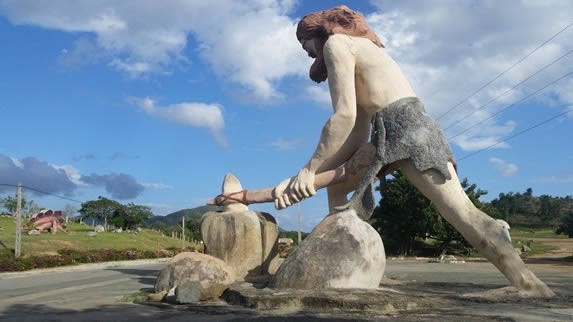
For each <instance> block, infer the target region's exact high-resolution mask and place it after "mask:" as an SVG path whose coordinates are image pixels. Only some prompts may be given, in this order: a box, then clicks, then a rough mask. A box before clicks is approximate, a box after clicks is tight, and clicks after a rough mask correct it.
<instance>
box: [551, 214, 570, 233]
mask: <svg viewBox="0 0 573 322" xmlns="http://www.w3.org/2000/svg"><path fill="white" fill-rule="evenodd" d="M555 233H556V234H564V235H567V236H569V238H573V211H572V212H569V213H567V214H565V215H563V216H562V217H561V222H560V223H559V226H557V229H555Z"/></svg>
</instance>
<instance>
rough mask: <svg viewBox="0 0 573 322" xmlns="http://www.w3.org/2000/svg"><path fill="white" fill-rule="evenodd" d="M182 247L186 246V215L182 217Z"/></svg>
mask: <svg viewBox="0 0 573 322" xmlns="http://www.w3.org/2000/svg"><path fill="white" fill-rule="evenodd" d="M181 236H182V238H181V248H183V247H185V216H182V217H181Z"/></svg>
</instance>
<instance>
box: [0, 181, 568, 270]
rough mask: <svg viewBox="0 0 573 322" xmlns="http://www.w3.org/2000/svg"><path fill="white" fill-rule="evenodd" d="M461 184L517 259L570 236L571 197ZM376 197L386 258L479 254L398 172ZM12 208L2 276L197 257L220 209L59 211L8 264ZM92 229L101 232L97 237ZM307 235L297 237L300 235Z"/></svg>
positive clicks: (3, 206) (104, 203)
mask: <svg viewBox="0 0 573 322" xmlns="http://www.w3.org/2000/svg"><path fill="white" fill-rule="evenodd" d="M462 186H463V187H464V189H465V192H466V194H467V195H468V197H469V198H470V200H472V202H473V203H474V204H475V205H476V207H478V208H480V209H482V210H483V211H484V212H485V213H487V214H489V215H490V216H492V217H493V218H496V219H502V220H505V221H506V222H507V223H509V225H510V226H511V230H510V233H511V236H512V242H513V246H514V247H515V248H516V249H518V250H519V251H520V252H521V256H522V257H528V256H533V255H538V254H544V253H547V252H550V251H552V250H554V249H555V247H554V246H552V245H549V244H544V241H547V240H548V239H551V240H555V239H558V240H561V239H562V240H567V238H568V237H573V196H567V197H552V196H548V195H541V196H534V195H533V190H532V189H531V188H528V189H527V190H526V191H525V192H523V193H513V192H510V193H502V194H500V195H499V196H498V198H495V199H493V200H492V201H490V202H485V201H483V200H482V199H481V198H482V197H483V196H485V195H486V194H487V191H485V190H482V189H480V188H478V187H477V185H476V184H472V183H470V182H469V181H468V180H467V179H464V180H463V181H462ZM380 193H381V196H382V199H381V201H380V204H379V205H378V207H377V208H376V209H375V211H374V214H373V216H372V218H371V221H370V223H371V224H372V226H373V227H374V228H375V229H376V230H377V231H378V232H379V233H380V235H381V237H382V239H383V241H384V246H385V249H386V254H387V255H390V256H439V255H442V254H453V255H459V256H465V257H476V256H479V253H477V252H476V251H475V250H474V249H473V248H472V247H471V245H469V244H468V243H467V242H466V241H465V240H464V238H463V237H462V236H461V235H460V234H459V233H458V232H457V231H456V230H455V229H454V228H453V227H452V226H450V225H449V224H448V223H447V222H446V221H445V220H443V219H442V218H441V216H440V215H439V214H438V212H437V210H436V209H435V208H434V206H433V205H432V203H431V202H430V201H429V200H428V199H426V198H425V197H424V196H422V195H421V194H420V193H419V192H418V191H417V190H416V189H415V188H414V187H413V186H412V185H411V184H410V183H409V182H408V180H407V179H406V178H405V177H404V176H403V175H401V173H400V172H394V173H393V174H392V175H391V176H389V177H388V180H387V183H386V186H385V189H383V190H382V191H381V192H380ZM15 208H16V200H15V198H14V197H11V196H8V197H1V198H0V271H17V270H27V269H32V268H45V267H54V266H62V265H74V264H79V263H93V262H101V261H112V260H132V259H143V258H157V257H170V256H173V255H175V254H176V253H178V252H181V251H186V250H198V251H201V250H202V245H201V243H200V239H201V233H200V228H201V218H202V216H203V214H204V213H206V212H208V211H217V210H219V209H218V208H217V207H213V206H203V207H198V208H193V209H183V210H180V211H177V212H174V213H172V214H169V215H167V216H154V215H153V213H152V212H151V209H150V208H149V207H146V206H142V205H136V204H133V203H128V204H122V203H120V202H118V201H115V200H111V199H107V198H104V197H99V198H98V199H96V200H91V201H87V202H84V203H82V204H81V208H80V209H75V208H74V207H72V206H69V205H68V206H66V207H64V209H63V210H62V212H63V214H64V216H65V217H66V227H67V233H62V232H58V233H55V234H52V233H49V232H41V233H39V235H28V234H27V233H26V232H27V231H28V230H30V229H32V227H29V226H28V227H26V228H25V229H24V231H23V232H22V243H21V245H22V248H21V250H22V256H21V257H19V258H18V259H14V247H15V220H14V217H13V216H12V214H13V213H14V211H15ZM40 209H41V207H40V206H39V205H38V204H36V203H35V202H34V201H33V200H27V199H25V198H24V199H23V200H22V213H23V215H24V224H26V222H29V220H30V216H32V215H33V214H34V213H36V212H38V211H39V210H40ZM86 223H89V224H91V225H88V224H86ZM96 225H100V226H102V227H103V229H104V230H105V231H103V232H98V233H95V232H94V228H95V227H94V226H96ZM114 231H115V232H114ZM120 231H121V232H120ZM306 235H308V234H306V233H303V236H302V237H303V238H304V237H306ZM280 237H283V238H290V239H292V240H293V241H294V243H292V244H289V245H288V247H287V246H284V245H283V246H284V247H282V248H281V249H280V250H281V256H282V257H286V256H288V254H289V253H290V252H292V250H293V249H294V247H296V244H297V242H296V241H297V239H298V238H297V237H298V236H297V233H296V232H287V231H281V232H280ZM571 241H572V242H573V240H571ZM553 245H555V243H553ZM279 248H280V247H279Z"/></svg>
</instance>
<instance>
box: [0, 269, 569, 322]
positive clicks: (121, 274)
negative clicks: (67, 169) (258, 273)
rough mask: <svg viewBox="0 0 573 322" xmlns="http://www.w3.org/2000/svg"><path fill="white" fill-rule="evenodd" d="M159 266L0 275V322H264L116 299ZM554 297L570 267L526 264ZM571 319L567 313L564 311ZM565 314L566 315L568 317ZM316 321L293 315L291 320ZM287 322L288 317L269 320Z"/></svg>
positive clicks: (398, 273)
mask: <svg viewBox="0 0 573 322" xmlns="http://www.w3.org/2000/svg"><path fill="white" fill-rule="evenodd" d="M164 266H165V264H164V263H157V262H145V263H144V264H142V263H141V262H140V263H123V264H121V266H119V265H115V266H114V265H112V266H102V265H92V266H85V267H75V268H64V269H57V270H53V271H49V272H42V273H25V274H16V275H14V274H0V320H1V321H68V320H69V321H72V320H73V321H78V320H79V321H102V320H110V319H111V320H114V321H141V320H165V321H188V320H189V319H190V318H192V320H193V321H225V320H226V321H231V320H233V321H238V320H252V319H257V320H265V319H266V318H268V316H267V317H266V318H265V317H260V316H253V313H252V312H248V311H247V310H242V309H240V308H238V309H237V310H235V311H234V312H229V311H228V310H220V309H219V310H218V309H216V308H211V309H210V308H205V309H203V311H201V310H199V311H198V310H197V309H196V308H195V310H194V311H193V312H188V311H187V312H186V310H185V309H183V308H177V309H174V308H172V307H163V308H161V307H153V306H144V305H136V304H131V303H128V302H125V301H123V302H122V298H123V297H125V296H128V295H130V294H134V293H136V292H138V291H139V290H141V289H149V288H152V287H153V284H154V282H155V278H156V276H157V274H158V273H159V270H160V269H161V268H163V267H164ZM531 267H532V268H533V270H534V271H535V272H536V273H537V274H538V275H539V276H540V277H541V278H542V279H543V280H545V281H546V282H547V283H548V284H549V285H550V286H551V287H553V288H554V289H555V290H556V291H557V292H558V293H560V294H562V295H563V294H564V295H566V296H568V297H570V298H573V273H572V272H573V266H560V265H553V264H551V263H549V264H536V265H531ZM386 275H387V276H388V277H391V278H396V279H400V280H407V281H416V283H474V284H485V285H489V286H492V287H493V286H505V285H506V284H507V282H506V280H505V279H504V277H503V276H502V275H501V274H500V273H499V272H498V271H497V270H496V269H495V268H494V267H493V265H491V264H489V263H466V264H431V263H426V262H422V261H417V262H416V261H389V262H388V265H387V269H386ZM564 312H565V313H564V314H565V315H563V316H564V317H565V318H564V320H568V319H567V317H570V318H571V320H573V310H570V311H564ZM569 314H571V315H569ZM316 319H320V317H317V316H311V317H309V316H297V317H295V318H294V320H297V321H306V320H316ZM273 320H279V321H289V320H293V316H290V317H288V318H287V317H273Z"/></svg>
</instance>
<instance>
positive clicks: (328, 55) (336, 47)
mask: <svg viewBox="0 0 573 322" xmlns="http://www.w3.org/2000/svg"><path fill="white" fill-rule="evenodd" d="M341 40H342V39H340V38H338V39H329V41H327V43H326V44H325V46H324V50H323V54H324V60H325V63H326V67H327V70H328V86H329V89H330V97H331V100H332V107H333V109H334V112H333V114H332V116H331V117H330V118H329V120H328V121H327V122H326V124H325V125H324V127H323V128H322V132H321V136H320V141H319V142H318V145H317V147H316V150H315V151H314V153H313V155H312V157H311V158H310V160H309V161H308V163H307V164H306V165H305V167H304V168H306V169H307V170H308V171H309V172H311V173H319V172H323V171H327V170H332V169H335V168H337V167H338V166H340V165H341V164H342V163H344V161H346V160H347V159H348V158H349V157H350V156H351V155H352V153H353V152H354V150H355V149H356V148H357V147H358V146H359V145H356V146H354V147H352V146H349V145H350V144H345V143H346V142H347V141H348V140H349V139H355V138H354V137H355V136H357V135H356V134H354V133H353V132H354V131H353V130H356V127H355V125H356V121H357V106H356V91H355V79H354V77H355V76H354V73H355V58H354V54H352V52H351V51H350V48H349V47H348V44H347V43H346V42H344V41H341ZM349 143H350V142H349Z"/></svg>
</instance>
